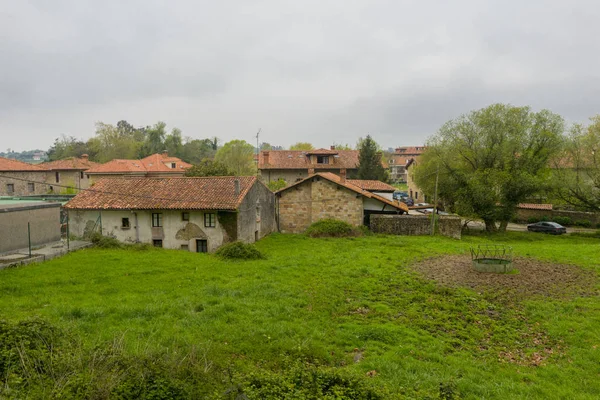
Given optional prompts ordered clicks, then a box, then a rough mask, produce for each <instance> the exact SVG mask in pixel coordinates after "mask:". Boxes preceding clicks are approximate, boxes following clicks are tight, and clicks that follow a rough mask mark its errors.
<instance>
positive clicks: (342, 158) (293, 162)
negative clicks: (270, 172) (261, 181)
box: [258, 150, 358, 169]
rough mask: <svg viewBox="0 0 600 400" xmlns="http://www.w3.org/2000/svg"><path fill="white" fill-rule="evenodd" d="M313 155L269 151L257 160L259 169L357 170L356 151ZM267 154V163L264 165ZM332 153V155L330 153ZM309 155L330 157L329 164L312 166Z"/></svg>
mask: <svg viewBox="0 0 600 400" xmlns="http://www.w3.org/2000/svg"><path fill="white" fill-rule="evenodd" d="M318 151H319V153H315V152H314V150H311V151H310V152H308V151H301V150H269V151H262V152H261V153H260V156H259V159H258V168H259V169H309V168H314V169H340V168H346V169H356V168H358V150H324V151H326V152H329V153H321V152H320V150H318ZM266 152H268V154H269V155H268V157H269V163H268V164H267V163H265V153H266ZM331 152H333V153H331ZM309 153H311V154H323V155H332V157H331V159H330V162H329V164H313V163H311V162H310V158H309ZM336 153H337V154H336Z"/></svg>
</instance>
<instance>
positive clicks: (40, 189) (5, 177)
mask: <svg viewBox="0 0 600 400" xmlns="http://www.w3.org/2000/svg"><path fill="white" fill-rule="evenodd" d="M13 178H17V179H13ZM27 181H29V182H27ZM39 182H46V171H39V172H38V171H27V172H25V171H23V172H2V173H0V196H28V195H34V194H46V193H48V192H49V190H50V187H49V185H45V184H44V183H39ZM28 183H33V190H31V189H32V188H31V186H30V185H29V184H28ZM8 184H12V185H13V187H14V189H15V190H14V192H9V191H8Z"/></svg>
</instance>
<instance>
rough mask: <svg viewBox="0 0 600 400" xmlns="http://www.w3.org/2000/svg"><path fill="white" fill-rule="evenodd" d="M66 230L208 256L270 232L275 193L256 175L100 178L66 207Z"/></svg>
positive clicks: (250, 241)
mask: <svg viewBox="0 0 600 400" xmlns="http://www.w3.org/2000/svg"><path fill="white" fill-rule="evenodd" d="M65 209H66V210H67V211H68V214H69V229H70V232H71V233H72V234H74V235H78V236H86V235H88V234H90V233H92V232H96V231H97V232H101V233H102V234H103V235H108V236H113V237H115V238H116V239H118V240H120V241H122V242H127V243H151V244H154V245H155V246H158V247H165V248H169V249H182V250H188V251H194V252H196V251H197V252H212V251H214V250H216V249H217V248H218V247H220V246H221V245H223V244H225V243H228V242H232V241H236V240H240V241H243V242H246V243H252V242H255V241H257V240H259V239H261V238H262V237H264V236H266V235H268V234H269V233H271V232H273V230H274V229H275V226H276V224H275V195H274V194H273V193H272V192H271V191H270V190H269V189H268V188H267V187H266V186H265V185H264V184H263V183H262V182H260V181H259V180H258V179H257V178H256V177H254V176H242V177H202V178H125V179H117V178H113V179H102V180H99V181H98V182H96V183H95V185H94V187H93V189H92V190H86V191H81V192H80V193H79V194H78V195H77V196H75V197H74V198H73V199H72V200H71V201H69V202H68V203H67V204H66V205H65Z"/></svg>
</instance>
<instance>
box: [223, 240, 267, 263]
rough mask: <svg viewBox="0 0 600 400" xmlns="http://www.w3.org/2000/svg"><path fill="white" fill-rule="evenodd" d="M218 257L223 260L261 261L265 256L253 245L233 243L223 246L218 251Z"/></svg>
mask: <svg viewBox="0 0 600 400" xmlns="http://www.w3.org/2000/svg"><path fill="white" fill-rule="evenodd" d="M217 255H218V256H219V257H221V258H226V259H233V260H259V259H261V258H265V256H264V255H263V254H262V253H261V252H260V251H259V250H258V249H257V248H256V247H255V246H254V245H253V244H246V243H242V242H233V243H229V244H226V245H225V246H221V247H220V248H219V250H217Z"/></svg>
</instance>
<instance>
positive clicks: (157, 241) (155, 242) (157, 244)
mask: <svg viewBox="0 0 600 400" xmlns="http://www.w3.org/2000/svg"><path fill="white" fill-rule="evenodd" d="M152 245H153V246H154V247H162V239H154V240H153V241H152Z"/></svg>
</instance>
